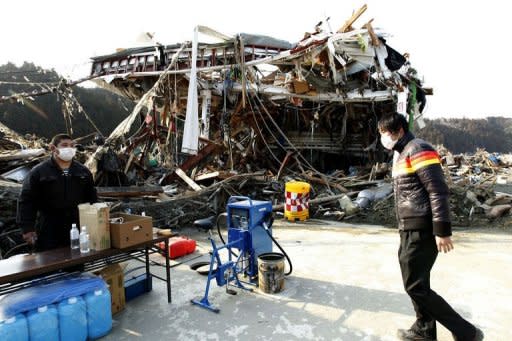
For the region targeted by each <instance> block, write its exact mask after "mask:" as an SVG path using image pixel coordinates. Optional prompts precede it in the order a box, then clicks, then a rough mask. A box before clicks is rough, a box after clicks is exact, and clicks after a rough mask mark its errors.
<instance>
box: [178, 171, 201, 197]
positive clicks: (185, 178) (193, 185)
mask: <svg viewBox="0 0 512 341" xmlns="http://www.w3.org/2000/svg"><path fill="white" fill-rule="evenodd" d="M174 172H175V173H176V174H177V175H178V176H179V177H180V178H181V179H182V180H183V181H185V182H186V183H187V185H189V186H190V187H191V188H192V189H193V190H194V191H196V192H197V191H200V190H201V186H199V185H198V184H196V183H195V182H194V180H192V179H191V178H189V177H188V175H187V174H185V172H184V171H183V170H182V169H181V168H176V170H175V171H174Z"/></svg>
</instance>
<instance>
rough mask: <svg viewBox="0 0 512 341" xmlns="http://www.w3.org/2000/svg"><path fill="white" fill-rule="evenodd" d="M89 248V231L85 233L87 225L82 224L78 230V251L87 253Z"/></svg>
mask: <svg viewBox="0 0 512 341" xmlns="http://www.w3.org/2000/svg"><path fill="white" fill-rule="evenodd" d="M89 251H90V249H89V233H87V226H85V225H84V226H82V231H81V232H80V253H88V252H89Z"/></svg>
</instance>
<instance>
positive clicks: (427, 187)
mask: <svg viewBox="0 0 512 341" xmlns="http://www.w3.org/2000/svg"><path fill="white" fill-rule="evenodd" d="M393 149H394V150H395V158H394V160H393V184H394V190H395V203H396V209H397V212H396V213H397V218H398V228H399V229H401V230H430V231H432V232H433V233H434V234H435V235H436V236H440V237H446V236H450V235H451V234H452V229H451V222H450V202H449V190H448V186H447V185H446V182H445V179H444V174H443V169H442V167H441V162H440V157H439V154H438V153H437V152H436V151H435V149H434V148H433V147H432V146H431V145H430V144H429V143H427V142H425V141H423V140H421V139H418V138H415V137H414V135H412V134H411V133H406V134H405V135H404V136H403V137H402V138H401V139H400V140H399V141H398V142H397V143H396V145H395V147H394V148H393Z"/></svg>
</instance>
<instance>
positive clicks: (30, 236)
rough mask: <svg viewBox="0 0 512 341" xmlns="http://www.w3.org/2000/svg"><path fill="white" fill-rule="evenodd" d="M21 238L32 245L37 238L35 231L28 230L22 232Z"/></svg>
mask: <svg viewBox="0 0 512 341" xmlns="http://www.w3.org/2000/svg"><path fill="white" fill-rule="evenodd" d="M23 240H25V242H27V243H28V244H30V245H34V244H35V243H36V240H37V233H36V232H35V231H30V232H27V233H23Z"/></svg>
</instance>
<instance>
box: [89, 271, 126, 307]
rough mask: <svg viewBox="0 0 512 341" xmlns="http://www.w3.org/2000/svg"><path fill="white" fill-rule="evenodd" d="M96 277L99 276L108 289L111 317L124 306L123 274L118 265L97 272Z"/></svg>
mask: <svg viewBox="0 0 512 341" xmlns="http://www.w3.org/2000/svg"><path fill="white" fill-rule="evenodd" d="M95 274H96V275H98V276H101V278H103V280H104V281H105V282H107V285H108V289H109V290H110V296H111V301H112V315H114V314H116V313H118V312H120V311H121V310H123V309H124V307H125V304H126V299H125V293H124V272H123V268H122V267H121V265H119V264H112V265H109V266H107V267H105V268H103V269H101V270H100V271H98V272H95Z"/></svg>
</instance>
